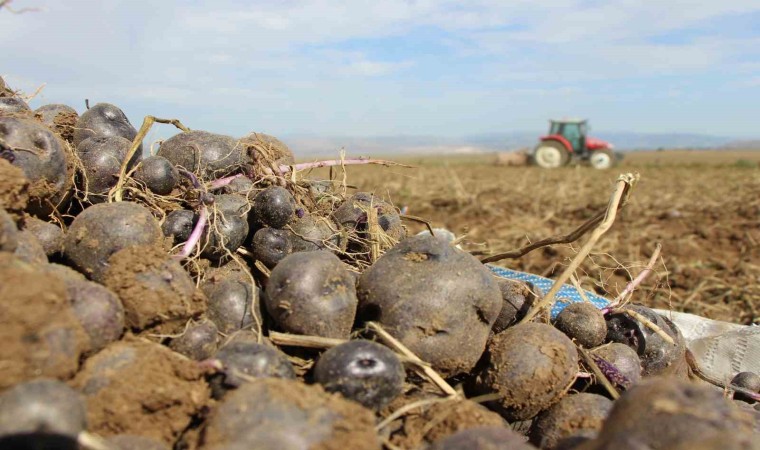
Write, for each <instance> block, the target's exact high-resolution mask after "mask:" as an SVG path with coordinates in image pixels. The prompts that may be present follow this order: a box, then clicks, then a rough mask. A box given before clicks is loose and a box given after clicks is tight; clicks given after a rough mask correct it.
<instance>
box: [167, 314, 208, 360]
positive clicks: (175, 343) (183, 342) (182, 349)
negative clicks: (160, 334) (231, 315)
mask: <svg viewBox="0 0 760 450" xmlns="http://www.w3.org/2000/svg"><path fill="white" fill-rule="evenodd" d="M218 343H219V329H218V328H217V327H216V325H215V324H214V322H212V321H210V320H208V319H204V320H201V321H200V322H192V323H190V324H188V326H187V327H186V328H185V330H184V331H183V332H182V334H181V335H179V336H177V337H175V338H173V339H172V341H171V342H170V343H169V348H171V349H172V350H174V351H175V352H177V353H181V354H183V355H185V356H187V357H188V358H190V359H194V360H196V361H201V360H204V359H207V358H210V357H211V355H213V354H214V353H215V352H216V347H217V344H218Z"/></svg>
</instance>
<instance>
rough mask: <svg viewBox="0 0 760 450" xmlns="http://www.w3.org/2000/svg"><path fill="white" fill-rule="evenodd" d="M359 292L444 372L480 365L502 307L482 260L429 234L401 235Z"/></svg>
mask: <svg viewBox="0 0 760 450" xmlns="http://www.w3.org/2000/svg"><path fill="white" fill-rule="evenodd" d="M280 264H282V262H281V263H280ZM278 267H279V265H278ZM276 269H277V267H275V270H276ZM357 294H358V296H359V298H360V302H361V303H360V311H359V317H360V319H364V320H375V321H377V322H379V323H380V324H381V325H382V326H383V327H385V328H386V330H387V331H388V332H389V333H391V334H392V335H393V336H394V337H396V338H397V339H399V340H401V342H402V343H403V344H404V345H406V346H407V347H408V348H409V349H410V350H411V351H412V352H414V353H415V354H416V355H417V356H419V357H420V358H422V359H423V360H424V361H426V362H428V363H430V364H432V365H433V367H434V368H435V369H436V370H438V371H440V372H442V373H443V374H444V375H455V374H458V373H462V372H467V371H469V370H470V369H472V368H473V367H474V366H475V363H476V362H477V361H478V359H480V355H481V354H482V353H483V350H484V348H485V345H486V340H487V339H488V335H489V333H490V331H491V327H492V326H493V323H494V321H495V320H496V317H497V316H498V314H499V311H500V310H501V307H502V299H501V292H500V290H499V286H498V284H497V283H496V280H495V279H494V277H493V275H492V274H491V272H490V271H489V270H488V269H487V268H486V267H484V266H483V264H481V263H480V262H479V261H478V260H477V259H475V258H474V257H473V256H472V255H470V254H469V253H466V252H463V251H461V250H459V249H457V248H455V247H453V246H451V245H449V243H448V242H446V241H444V240H442V239H438V238H435V237H433V236H429V235H428V236H425V235H421V236H413V237H411V238H408V239H406V240H404V241H401V242H400V243H399V244H398V245H396V246H395V247H393V248H392V249H390V250H389V251H388V252H387V253H385V254H384V255H383V256H382V257H380V258H379V259H378V260H377V261H376V262H375V263H374V264H373V265H372V266H371V267H370V268H368V269H367V270H365V271H364V273H363V274H362V275H361V277H360V278H359V283H358V286H357Z"/></svg>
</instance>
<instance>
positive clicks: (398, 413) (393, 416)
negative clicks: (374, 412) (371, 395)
mask: <svg viewBox="0 0 760 450" xmlns="http://www.w3.org/2000/svg"><path fill="white" fill-rule="evenodd" d="M451 400H453V397H442V398H441V397H436V398H425V399H422V400H418V401H416V402H414V403H409V404H408V405H404V406H402V407H401V408H399V409H397V410H395V411H393V414H391V415H389V416H388V417H386V418H385V419H383V421H382V422H380V423H378V424H377V426H375V430H377V431H380V430H382V429H383V428H385V427H387V426H388V425H389V424H390V423H391V422H393V421H394V420H396V419H398V418H399V417H401V416H403V415H404V414H406V413H408V412H410V411H412V410H414V409H417V408H422V407H424V406H429V405H433V404H435V403H442V402H447V401H451Z"/></svg>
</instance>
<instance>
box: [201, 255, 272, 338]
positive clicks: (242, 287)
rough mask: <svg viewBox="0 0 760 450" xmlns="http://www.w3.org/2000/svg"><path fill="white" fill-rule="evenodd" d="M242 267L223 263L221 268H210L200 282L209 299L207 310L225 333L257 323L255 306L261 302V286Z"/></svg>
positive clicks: (212, 319)
mask: <svg viewBox="0 0 760 450" xmlns="http://www.w3.org/2000/svg"><path fill="white" fill-rule="evenodd" d="M233 264H235V263H228V265H233ZM243 270H244V269H242V268H233V267H225V266H222V270H219V269H217V270H212V271H210V272H209V273H208V274H207V276H206V280H205V281H204V282H203V284H201V290H202V291H203V293H204V294H205V295H206V298H207V299H208V302H207V304H208V309H207V311H206V314H207V316H208V318H209V319H210V320H211V321H212V322H214V324H216V326H217V328H218V329H219V332H221V333H222V334H230V333H233V332H235V331H238V330H242V329H244V328H248V327H251V326H252V325H253V324H254V323H255V319H254V317H253V309H252V308H253V306H254V305H258V303H259V288H258V287H257V286H255V285H253V284H252V280H251V278H250V277H249V276H248V275H246V274H245V273H244V272H243ZM257 313H258V312H257Z"/></svg>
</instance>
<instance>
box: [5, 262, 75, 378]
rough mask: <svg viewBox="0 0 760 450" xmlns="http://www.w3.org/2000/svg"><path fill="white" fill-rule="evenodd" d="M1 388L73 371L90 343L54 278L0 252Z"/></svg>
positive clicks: (58, 376)
mask: <svg viewBox="0 0 760 450" xmlns="http://www.w3.org/2000/svg"><path fill="white" fill-rule="evenodd" d="M0 299H2V301H1V302H0V341H2V342H3V345H2V346H0V360H1V361H3V370H2V371H0V390H2V389H5V388H8V387H10V386H13V385H14V384H16V383H19V382H22V381H25V380H31V379H34V378H39V377H51V378H58V379H61V380H65V379H68V378H70V377H71V376H73V375H74V373H76V371H77V368H78V367H79V358H80V357H81V355H82V354H83V353H84V352H85V351H87V349H88V339H87V335H86V334H85V332H84V330H83V329H82V326H81V325H80V324H79V321H78V320H77V318H76V316H75V315H74V312H73V311H72V309H71V307H70V306H69V301H68V296H67V293H66V286H65V285H64V283H63V282H62V281H60V280H59V279H58V278H56V277H54V276H51V275H48V274H46V273H44V272H42V271H41V270H39V269H37V268H35V267H34V266H31V265H29V264H27V263H24V262H22V261H21V260H20V259H18V258H17V257H15V256H13V255H12V254H10V253H5V252H0Z"/></svg>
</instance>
